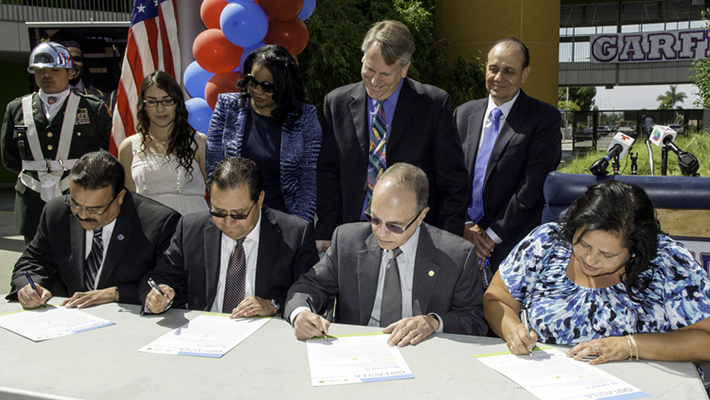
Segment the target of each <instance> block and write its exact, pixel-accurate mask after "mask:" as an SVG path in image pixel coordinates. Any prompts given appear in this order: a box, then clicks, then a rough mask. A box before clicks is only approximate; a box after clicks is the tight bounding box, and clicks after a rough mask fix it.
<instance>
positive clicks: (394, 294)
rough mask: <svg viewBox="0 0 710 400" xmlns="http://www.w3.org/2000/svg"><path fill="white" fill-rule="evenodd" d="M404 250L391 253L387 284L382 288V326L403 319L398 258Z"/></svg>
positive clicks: (386, 277)
mask: <svg viewBox="0 0 710 400" xmlns="http://www.w3.org/2000/svg"><path fill="white" fill-rule="evenodd" d="M400 254H402V250H401V249H400V248H399V247H397V248H396V249H394V250H392V251H390V260H389V262H388V263H387V270H386V271H385V284H384V286H383V287H382V308H380V326H381V327H386V326H387V325H389V324H391V323H393V322H397V321H399V320H400V319H402V286H401V284H400V281H399V266H398V265H397V256H399V255H400Z"/></svg>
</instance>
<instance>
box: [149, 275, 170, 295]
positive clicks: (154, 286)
mask: <svg viewBox="0 0 710 400" xmlns="http://www.w3.org/2000/svg"><path fill="white" fill-rule="evenodd" d="M148 285H150V287H152V288H153V289H155V290H157V291H158V293H160V294H162V295H163V296H165V297H166V298H167V299H168V300H170V297H168V295H167V294H165V292H163V291H162V290H161V289H160V286H158V284H157V283H156V282H155V281H154V280H153V278H148Z"/></svg>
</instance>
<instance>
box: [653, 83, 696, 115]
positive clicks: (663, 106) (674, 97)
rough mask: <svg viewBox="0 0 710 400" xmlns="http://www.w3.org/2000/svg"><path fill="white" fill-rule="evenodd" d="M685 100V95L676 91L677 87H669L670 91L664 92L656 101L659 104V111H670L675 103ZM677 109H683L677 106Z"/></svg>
mask: <svg viewBox="0 0 710 400" xmlns="http://www.w3.org/2000/svg"><path fill="white" fill-rule="evenodd" d="M687 98H688V95H687V94H685V93H684V92H679V91H678V85H670V89H669V90H666V93H665V94H661V95H658V97H656V101H657V102H659V103H660V104H659V105H658V109H659V110H672V109H673V108H674V107H675V105H676V103H682V102H683V100H685V99H687ZM678 109H679V110H682V109H683V107H681V106H678Z"/></svg>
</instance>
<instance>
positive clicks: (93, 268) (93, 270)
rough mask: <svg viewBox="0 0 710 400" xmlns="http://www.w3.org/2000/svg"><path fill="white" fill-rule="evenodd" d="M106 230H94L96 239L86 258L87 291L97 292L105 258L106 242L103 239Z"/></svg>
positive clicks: (92, 242)
mask: <svg viewBox="0 0 710 400" xmlns="http://www.w3.org/2000/svg"><path fill="white" fill-rule="evenodd" d="M103 230H104V228H96V229H94V239H93V240H92V241H91V251H90V252H89V256H88V257H86V279H85V281H86V290H95V289H96V281H97V279H98V275H99V268H101V261H103V258H104V241H103V239H102V238H101V235H102V234H103Z"/></svg>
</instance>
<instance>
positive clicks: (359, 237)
mask: <svg viewBox="0 0 710 400" xmlns="http://www.w3.org/2000/svg"><path fill="white" fill-rule="evenodd" d="M428 192H429V187H428V181H427V177H426V175H425V174H424V172H422V170H421V169H419V168H417V167H415V166H413V165H411V164H406V163H398V164H394V165H392V166H391V167H390V168H388V169H387V171H385V172H384V173H383V174H382V176H380V178H379V179H378V180H377V185H376V186H375V189H374V191H373V194H372V207H371V209H370V211H368V218H369V219H370V223H366V222H355V223H350V224H344V225H342V226H340V227H338V228H337V229H336V230H335V233H334V234H333V242H332V246H331V247H330V248H329V249H328V251H326V253H325V256H324V257H323V259H321V260H320V261H319V262H318V264H316V265H315V266H314V267H313V268H311V269H310V270H309V271H308V272H306V273H305V274H303V276H302V277H301V279H299V280H298V281H297V282H296V283H295V284H294V285H293V286H292V287H291V289H290V290H289V293H288V301H287V303H286V311H285V313H284V316H285V317H287V318H289V320H290V321H291V323H292V324H293V325H294V333H295V335H296V337H297V338H298V339H301V340H305V339H310V338H311V337H313V336H320V334H321V332H325V333H327V332H328V326H329V323H328V321H326V320H325V319H323V318H322V317H320V316H318V315H316V314H315V313H313V312H312V311H311V309H310V307H309V306H310V305H312V306H313V309H314V310H316V311H320V310H322V309H324V308H326V306H328V305H329V304H331V302H332V301H333V299H334V298H337V299H336V302H335V304H336V307H335V321H336V322H341V323H346V324H356V325H368V326H380V327H383V328H384V332H385V333H391V335H390V338H389V343H390V345H399V346H405V345H407V344H413V345H414V344H417V343H419V342H420V341H422V340H424V339H425V338H426V337H428V336H430V335H432V334H434V333H436V332H444V333H458V334H466V335H483V334H485V332H486V330H487V325H486V323H485V321H484V319H483V306H482V296H483V286H482V284H481V281H482V279H481V275H480V272H479V270H478V268H476V250H475V249H474V247H473V246H472V245H471V243H469V242H467V241H466V240H464V239H463V238H462V237H461V236H457V235H454V234H452V233H449V232H446V231H443V230H441V229H438V228H435V227H433V226H431V225H429V224H427V223H425V222H423V221H424V219H425V217H426V214H427V213H428V212H429V211H430V208H429V207H427V199H428V198H429V193H428ZM309 302H310V304H309Z"/></svg>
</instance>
